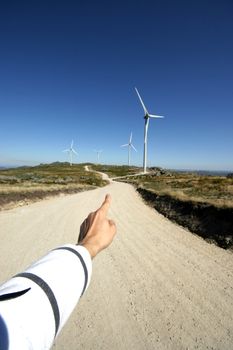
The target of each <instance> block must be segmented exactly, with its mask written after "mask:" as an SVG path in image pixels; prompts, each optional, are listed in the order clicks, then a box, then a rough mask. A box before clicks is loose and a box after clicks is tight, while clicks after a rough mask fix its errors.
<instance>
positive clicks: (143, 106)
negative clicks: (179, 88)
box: [135, 87, 164, 173]
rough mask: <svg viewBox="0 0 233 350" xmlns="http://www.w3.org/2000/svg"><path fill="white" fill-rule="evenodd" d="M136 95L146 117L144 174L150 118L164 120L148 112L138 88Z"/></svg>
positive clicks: (144, 170)
mask: <svg viewBox="0 0 233 350" xmlns="http://www.w3.org/2000/svg"><path fill="white" fill-rule="evenodd" d="M135 90H136V93H137V95H138V98H139V100H140V102H141V105H142V108H143V110H144V113H145V116H144V119H145V126H144V152H143V172H144V173H146V167H147V134H148V127H149V121H150V118H164V117H163V116H161V115H154V114H150V113H149V112H148V110H147V109H146V107H145V105H144V103H143V101H142V98H141V96H140V95H139V92H138V90H137V88H136V87H135Z"/></svg>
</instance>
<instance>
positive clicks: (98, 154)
mask: <svg viewBox="0 0 233 350" xmlns="http://www.w3.org/2000/svg"><path fill="white" fill-rule="evenodd" d="M94 152H96V153H97V162H98V163H99V161H100V154H101V153H102V152H103V151H102V150H100V151H96V150H94Z"/></svg>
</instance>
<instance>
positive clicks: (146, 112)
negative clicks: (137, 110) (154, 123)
mask: <svg viewBox="0 0 233 350" xmlns="http://www.w3.org/2000/svg"><path fill="white" fill-rule="evenodd" d="M135 90H136V93H137V95H138V98H139V100H140V102H141V104H142V108H143V109H144V112H145V114H149V113H148V111H147V109H146V107H145V105H144V103H143V101H142V98H141V96H140V94H139V92H138V90H137V88H135Z"/></svg>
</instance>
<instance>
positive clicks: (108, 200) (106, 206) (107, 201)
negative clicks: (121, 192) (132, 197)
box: [101, 194, 112, 214]
mask: <svg viewBox="0 0 233 350" xmlns="http://www.w3.org/2000/svg"><path fill="white" fill-rule="evenodd" d="M111 201H112V198H111V196H110V194H107V195H106V196H105V199H104V202H103V204H102V205H101V209H102V210H103V212H104V213H105V214H107V211H108V209H109V208H110V204H111Z"/></svg>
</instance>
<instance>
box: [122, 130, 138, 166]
mask: <svg viewBox="0 0 233 350" xmlns="http://www.w3.org/2000/svg"><path fill="white" fill-rule="evenodd" d="M132 138H133V133H132V132H131V134H130V138H129V143H126V144H125V145H121V147H126V146H128V166H130V161H131V148H133V149H134V151H135V152H137V150H136V148H135V147H134V145H133V144H132Z"/></svg>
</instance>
